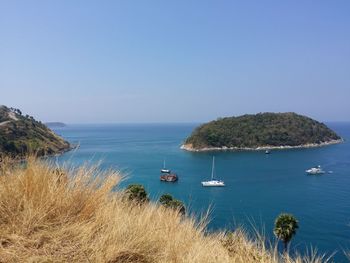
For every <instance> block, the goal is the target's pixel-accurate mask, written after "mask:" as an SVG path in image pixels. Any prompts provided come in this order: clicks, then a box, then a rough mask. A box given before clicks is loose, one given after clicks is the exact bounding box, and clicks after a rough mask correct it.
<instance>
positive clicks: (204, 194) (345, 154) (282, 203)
mask: <svg viewBox="0 0 350 263" xmlns="http://www.w3.org/2000/svg"><path fill="white" fill-rule="evenodd" d="M197 125H198V124H196V123H191V124H188V123H187V124H84V125H81V124H79V125H78V124H76V125H74V124H71V125H67V126H66V127H63V128H54V130H55V131H56V132H57V133H58V134H59V135H61V136H63V137H64V138H65V139H67V140H68V141H69V142H71V143H73V144H78V145H79V147H78V148H77V149H75V150H72V151H70V152H67V153H65V154H63V155H61V156H58V157H54V161H55V162H58V163H61V164H62V163H65V164H66V165H72V166H79V165H81V164H85V165H95V164H96V163H100V169H101V170H105V169H114V170H118V171H120V173H121V174H122V175H123V181H122V182H121V184H120V185H119V187H120V188H124V187H126V186H127V185H129V184H133V183H138V184H142V185H144V187H145V188H146V190H147V192H148V193H149V195H150V198H151V199H152V200H154V201H156V200H157V199H158V198H159V196H161V195H162V194H164V193H169V194H171V195H173V196H174V197H175V198H177V199H179V200H182V201H183V202H184V203H185V204H186V206H187V213H188V214H191V215H192V216H195V217H196V218H200V217H201V216H203V215H205V214H206V213H208V212H209V218H208V226H207V229H208V231H209V232H210V231H217V230H227V231H231V230H234V229H236V228H238V227H242V228H244V229H246V230H247V231H248V233H250V234H251V235H254V233H255V232H259V233H260V234H263V235H265V236H266V237H267V240H268V241H269V242H272V243H274V242H276V240H275V238H274V235H273V226H274V221H275V218H276V217H277V216H278V215H279V214H280V213H292V214H293V215H294V216H295V217H296V218H297V219H298V221H299V229H298V231H297V234H296V236H295V238H293V240H292V242H291V251H292V253H294V252H295V251H298V252H300V253H302V254H306V253H310V250H314V249H317V251H318V253H319V254H326V255H327V256H331V255H333V254H334V255H333V257H332V258H333V260H335V261H336V262H347V261H348V259H347V258H346V256H345V254H344V251H350V123H346V122H343V123H341V122H338V123H335V122H332V123H327V125H328V126H329V127H330V128H332V129H333V130H335V131H336V132H337V133H338V134H339V135H340V136H342V137H343V138H344V140H345V141H344V143H341V144H337V145H330V146H325V147H319V148H308V149H288V150H273V151H272V152H271V154H265V152H264V151H249V152H248V151H227V152H205V153H194V152H187V151H184V150H181V149H180V146H181V144H182V142H183V141H184V140H185V138H186V137H187V136H189V135H190V134H191V132H192V130H193V129H194V128H195V127H196V126H197ZM213 156H215V175H216V177H217V178H218V179H221V180H223V181H225V184H226V186H225V187H218V188H205V187H202V185H201V181H204V180H208V179H210V176H211V165H212V157H213ZM164 160H165V162H166V168H168V169H171V170H172V171H173V172H175V173H177V174H178V176H179V180H178V181H177V182H175V183H165V182H161V181H160V180H159V175H160V169H161V168H163V161H164ZM317 165H321V166H322V168H323V169H324V170H325V171H326V173H325V174H323V175H318V176H310V175H306V173H305V170H306V169H309V168H311V167H314V166H317Z"/></svg>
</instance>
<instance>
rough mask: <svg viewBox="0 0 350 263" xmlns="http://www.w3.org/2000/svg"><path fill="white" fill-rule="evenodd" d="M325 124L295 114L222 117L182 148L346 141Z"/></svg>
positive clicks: (252, 147)
mask: <svg viewBox="0 0 350 263" xmlns="http://www.w3.org/2000/svg"><path fill="white" fill-rule="evenodd" d="M342 141H343V139H342V138H341V137H340V136H338V135H337V134H336V133H335V132H334V131H332V130H331V129H330V128H328V127H327V126H326V125H325V124H323V123H320V122H318V121H316V120H313V119H311V118H309V117H306V116H302V115H299V114H296V113H293V112H287V113H258V114H254V115H253V114H246V115H242V116H238V117H226V118H219V119H217V120H215V121H211V122H209V123H205V124H202V125H200V126H199V127H197V128H196V129H195V130H194V131H193V132H192V134H191V135H190V136H189V137H188V138H187V139H186V140H185V142H184V144H183V145H182V146H181V148H182V149H184V150H188V151H211V150H265V149H285V148H307V147H318V146H323V145H329V144H335V143H340V142H342Z"/></svg>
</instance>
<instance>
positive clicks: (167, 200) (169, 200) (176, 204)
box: [159, 194, 186, 214]
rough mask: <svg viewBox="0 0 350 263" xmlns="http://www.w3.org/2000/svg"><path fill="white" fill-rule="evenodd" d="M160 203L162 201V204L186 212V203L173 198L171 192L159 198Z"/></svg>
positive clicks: (182, 212)
mask: <svg viewBox="0 0 350 263" xmlns="http://www.w3.org/2000/svg"><path fill="white" fill-rule="evenodd" d="M159 203H161V205H163V206H164V207H167V208H171V209H174V210H178V211H179V212H180V213H181V214H185V213H186V208H185V206H184V204H183V203H182V202H181V201H180V200H177V199H175V198H173V197H172V196H171V195H170V194H163V195H162V196H161V197H160V198H159Z"/></svg>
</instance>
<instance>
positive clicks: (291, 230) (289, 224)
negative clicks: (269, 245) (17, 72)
mask: <svg viewBox="0 0 350 263" xmlns="http://www.w3.org/2000/svg"><path fill="white" fill-rule="evenodd" d="M298 228H299V225H298V220H297V219H296V218H295V217H294V216H293V215H291V214H280V215H279V216H278V217H277V218H276V221H275V229H274V230H273V232H274V234H275V236H276V237H277V238H278V239H280V240H282V242H283V244H284V251H287V247H288V243H289V242H290V241H291V240H292V238H293V236H294V235H295V234H296V231H297V229H298Z"/></svg>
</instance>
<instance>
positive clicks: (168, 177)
mask: <svg viewBox="0 0 350 263" xmlns="http://www.w3.org/2000/svg"><path fill="white" fill-rule="evenodd" d="M178 179H179V178H178V177H177V175H176V174H174V173H173V174H170V173H169V174H168V173H166V174H161V175H160V180H161V181H163V182H176V181H177V180H178Z"/></svg>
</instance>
